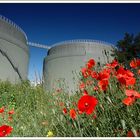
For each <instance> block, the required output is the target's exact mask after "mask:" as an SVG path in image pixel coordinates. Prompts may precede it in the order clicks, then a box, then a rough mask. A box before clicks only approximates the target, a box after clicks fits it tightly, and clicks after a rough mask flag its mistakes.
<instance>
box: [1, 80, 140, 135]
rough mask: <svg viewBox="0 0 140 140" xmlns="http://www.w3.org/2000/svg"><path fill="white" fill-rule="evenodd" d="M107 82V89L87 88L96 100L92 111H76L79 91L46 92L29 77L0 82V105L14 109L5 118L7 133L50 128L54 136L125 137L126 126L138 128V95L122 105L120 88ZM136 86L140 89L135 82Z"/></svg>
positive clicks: (34, 132)
mask: <svg viewBox="0 0 140 140" xmlns="http://www.w3.org/2000/svg"><path fill="white" fill-rule="evenodd" d="M110 82H111V84H110V86H109V88H108V90H107V91H106V93H104V92H102V91H101V92H100V93H98V92H96V91H93V88H90V87H89V88H88V89H87V90H88V92H89V94H90V95H94V96H96V97H97V98H98V102H99V103H98V105H97V108H96V112H94V113H93V114H91V115H86V114H78V109H77V102H78V100H79V98H80V97H81V96H82V94H83V93H81V92H79V93H76V94H74V95H71V96H70V95H68V94H66V93H62V92H61V91H56V92H54V93H46V92H45V91H44V89H43V88H42V85H38V86H36V87H32V86H31V85H30V82H28V81H25V82H23V83H21V84H17V85H12V84H10V83H9V82H1V83H0V107H2V106H6V107H7V108H9V109H12V108H14V110H15V113H14V114H13V121H12V122H10V123H9V122H5V123H7V124H10V126H12V127H13V131H12V133H11V135H10V136H12V137H19V136H20V137H25V136H26V137H27V136H28V137H30V136H32V137H46V136H47V133H48V131H52V132H53V134H54V136H55V137H125V136H126V135H127V132H128V130H133V131H134V132H135V131H137V130H140V101H139V99H138V100H137V101H136V102H135V104H134V105H132V106H126V105H124V104H123V103H122V99H124V98H125V94H124V91H123V89H120V87H119V85H118V84H117V82H116V80H115V79H111V81H110ZM93 84H94V83H93ZM135 88H136V89H138V90H140V89H139V86H138V85H136V86H135ZM139 92H140V91H139ZM63 108H66V109H67V111H68V112H67V114H64V113H63ZM72 108H73V109H75V110H76V112H77V116H76V119H75V120H73V119H72V118H71V117H70V113H69V111H70V109H72ZM94 115H96V116H97V117H96V118H94V117H93V116H94ZM0 118H1V114H0ZM0 120H2V118H1V119H0Z"/></svg>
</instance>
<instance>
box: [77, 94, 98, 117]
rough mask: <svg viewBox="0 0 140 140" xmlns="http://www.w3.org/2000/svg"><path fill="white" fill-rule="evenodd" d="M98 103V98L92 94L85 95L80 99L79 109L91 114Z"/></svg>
mask: <svg viewBox="0 0 140 140" xmlns="http://www.w3.org/2000/svg"><path fill="white" fill-rule="evenodd" d="M97 103H98V100H97V99H96V98H95V97H93V96H90V95H84V96H82V97H81V98H80V99H79V101H78V109H79V111H81V112H83V113H86V114H87V115H89V114H92V112H93V111H94V109H95V107H96V105H97Z"/></svg>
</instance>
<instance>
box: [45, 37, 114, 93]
mask: <svg viewBox="0 0 140 140" xmlns="http://www.w3.org/2000/svg"><path fill="white" fill-rule="evenodd" d="M113 49H114V46H113V45H112V44H109V43H105V42H102V41H96V40H71V41H65V42H62V43H58V44H55V45H53V46H52V48H51V49H50V50H49V51H48V56H47V57H46V58H45V59H44V64H43V77H44V85H45V88H46V89H47V90H48V91H51V92H52V91H54V90H56V89H57V88H60V87H62V88H63V89H64V91H65V92H68V93H74V92H75V91H77V90H78V85H79V84H78V82H79V78H80V77H79V72H80V70H81V67H82V66H84V65H85V63H86V62H87V61H88V60H89V59H90V58H94V60H95V61H96V62H100V63H101V64H104V63H106V62H108V61H111V60H112V59H113V57H112V56H111V55H110V54H111V53H112V50H113ZM105 52H106V53H105ZM106 54H107V55H108V57H107V56H106Z"/></svg>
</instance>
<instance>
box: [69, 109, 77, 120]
mask: <svg viewBox="0 0 140 140" xmlns="http://www.w3.org/2000/svg"><path fill="white" fill-rule="evenodd" d="M70 117H71V118H72V119H76V111H75V109H71V110H70Z"/></svg>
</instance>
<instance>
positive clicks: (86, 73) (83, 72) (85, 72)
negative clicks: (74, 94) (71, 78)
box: [81, 68, 91, 78]
mask: <svg viewBox="0 0 140 140" xmlns="http://www.w3.org/2000/svg"><path fill="white" fill-rule="evenodd" d="M81 72H82V75H83V77H84V78H87V77H89V76H90V75H91V70H90V69H87V68H82V69H81Z"/></svg>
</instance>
